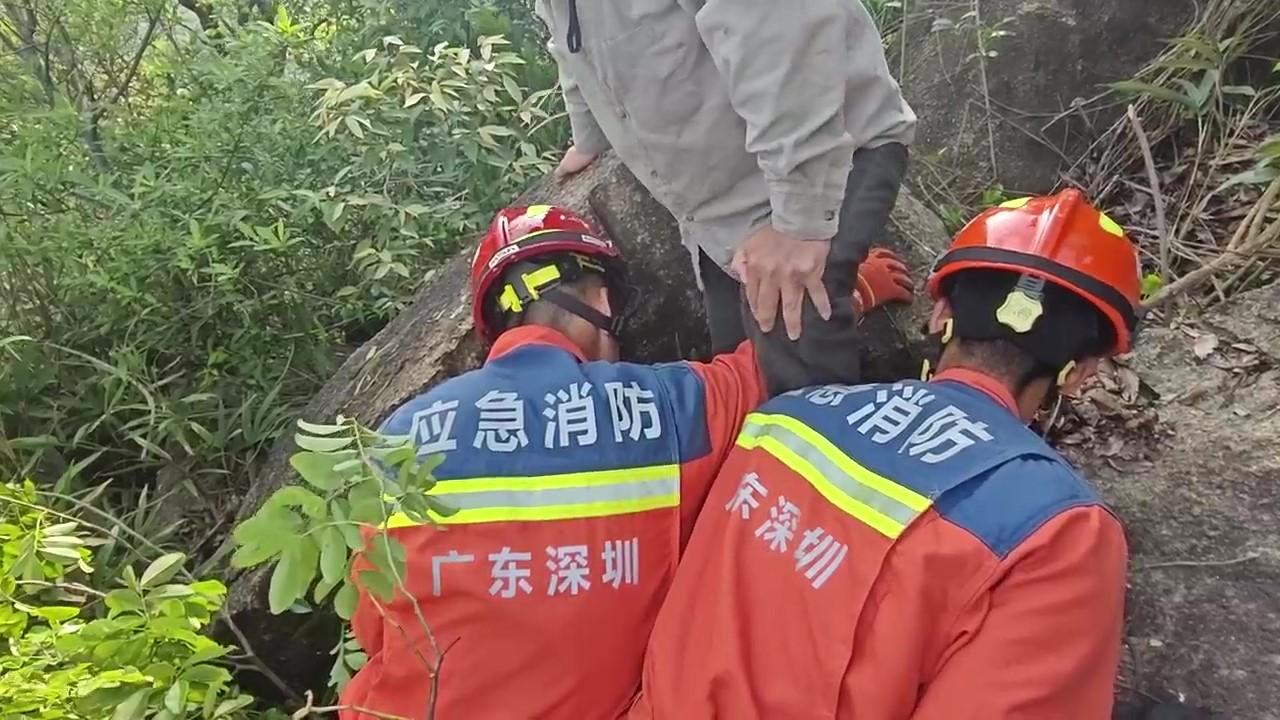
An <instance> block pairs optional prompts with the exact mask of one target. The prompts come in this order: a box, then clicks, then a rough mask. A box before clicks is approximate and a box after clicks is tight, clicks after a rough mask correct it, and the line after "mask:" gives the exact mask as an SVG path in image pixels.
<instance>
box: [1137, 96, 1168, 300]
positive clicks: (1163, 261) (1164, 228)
mask: <svg viewBox="0 0 1280 720" xmlns="http://www.w3.org/2000/svg"><path fill="white" fill-rule="evenodd" d="M1126 114H1127V115H1128V116H1129V124H1131V125H1132V126H1133V134H1134V135H1136V136H1137V137H1138V145H1139V147H1141V149H1142V161H1143V163H1144V164H1145V165H1146V167H1147V181H1148V182H1149V183H1151V201H1152V202H1153V203H1154V204H1155V208H1156V230H1157V231H1158V232H1159V233H1160V281H1161V282H1162V283H1167V282H1169V272H1170V269H1169V243H1170V242H1171V241H1172V239H1173V238H1172V237H1171V236H1170V235H1169V222H1168V220H1167V219H1166V217H1165V214H1164V192H1162V191H1161V189H1160V174H1159V173H1158V172H1156V160H1155V158H1154V157H1153V156H1152V155H1151V141H1150V140H1148V139H1147V131H1146V130H1143V129H1142V121H1141V120H1139V119H1138V110H1137V108H1135V107H1134V106H1133V105H1130V106H1129V109H1128V111H1127V113H1126Z"/></svg>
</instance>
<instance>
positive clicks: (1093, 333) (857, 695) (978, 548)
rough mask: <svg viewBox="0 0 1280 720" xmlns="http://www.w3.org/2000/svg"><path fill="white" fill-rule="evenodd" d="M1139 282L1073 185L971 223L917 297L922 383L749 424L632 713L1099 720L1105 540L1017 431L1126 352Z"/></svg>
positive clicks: (1103, 680)
mask: <svg viewBox="0 0 1280 720" xmlns="http://www.w3.org/2000/svg"><path fill="white" fill-rule="evenodd" d="M1138 276H1139V265H1138V258H1137V253H1136V251H1135V250H1134V248H1133V246H1132V245H1131V244H1130V243H1129V241H1128V240H1127V239H1126V238H1125V236H1124V233H1123V231H1122V230H1121V228H1120V226H1119V225H1117V224H1116V223H1115V222H1114V221H1112V220H1111V219H1110V218H1108V217H1107V216H1106V215H1103V214H1101V213H1099V212H1098V211H1097V210H1095V209H1094V208H1092V207H1090V206H1089V204H1088V203H1087V202H1086V201H1085V199H1084V197H1083V196H1082V195H1081V194H1080V193H1079V192H1077V191H1075V190H1069V191H1066V192H1064V193H1062V194H1060V195H1058V196H1056V197H1048V198H1037V199H1032V200H1026V199H1024V200H1018V201H1014V202H1011V203H1008V204H1006V205H1004V206H1002V207H1000V208H996V209H993V210H990V211H988V212H986V213H983V214H982V215H981V216H979V217H978V218H977V219H976V220H975V221H973V222H972V223H970V224H969V226H968V227H966V228H965V229H964V230H962V231H961V232H960V234H959V235H958V236H957V237H956V239H955V242H954V244H953V245H952V246H951V249H950V250H949V251H948V252H947V253H946V254H944V255H943V256H942V257H941V258H940V259H939V261H938V263H937V265H936V266H935V268H934V271H933V274H932V275H931V276H930V278H929V281H928V289H929V292H930V293H931V294H932V295H933V297H934V298H935V299H936V305H935V307H934V310H933V315H932V318H931V321H930V323H931V327H932V329H933V331H934V332H937V333H939V335H940V337H941V339H942V342H943V345H944V350H943V352H942V355H941V358H940V362H939V367H938V374H937V376H936V377H935V378H934V379H933V381H932V382H929V383H922V382H914V381H911V382H902V383H898V384H892V385H866V386H857V387H850V386H839V385H830V386H825V387H819V388H816V389H810V390H803V391H798V392H796V393H789V394H788V395H785V396H782V397H779V398H775V399H773V400H771V401H769V402H768V403H766V404H765V405H764V406H763V407H761V408H760V410H758V411H757V412H755V413H752V414H751V415H750V416H749V417H748V418H747V422H746V424H745V427H744V429H743V433H742V435H741V437H740V438H739V440H738V441H737V446H736V447H735V448H734V449H733V451H732V452H731V453H730V455H729V458H728V459H727V460H726V461H725V464H724V467H723V468H722V470H721V471H720V475H719V477H718V478H716V480H715V483H714V484H713V486H712V489H711V492H710V494H709V496H708V497H707V501H706V503H707V504H706V510H705V511H704V512H703V513H702V516H701V517H700V518H699V520H698V526H697V529H696V530H695V531H694V534H693V537H692V539H691V540H690V542H689V547H688V550H687V552H686V554H685V557H684V559H683V560H682V561H681V565H680V569H679V571H678V572H677V573H676V579H675V582H674V583H673V585H672V587H671V591H670V593H669V594H668V596H667V600H666V602H665V603H664V605H663V607H662V611H661V612H660V613H659V615H658V620H657V624H656V625H655V627H654V631H653V637H652V639H651V641H650V646H649V650H648V653H647V655H646V658H645V669H644V676H643V692H642V697H641V699H640V700H639V701H638V702H637V704H636V706H635V708H633V711H632V712H631V714H630V717H631V718H633V720H635V719H639V718H661V719H663V720H684V719H686V718H713V717H717V718H734V720H752V719H753V718H838V719H846V718H848V719H851V718H856V719H857V720H906V719H907V718H911V719H912V720H969V719H972V720H1004V719H1008V718H1019V719H1021V718H1026V719H1027V720H1104V719H1106V718H1110V717H1111V705H1112V693H1113V689H1114V683H1115V675H1116V667H1117V663H1118V660H1119V654H1120V643H1121V629H1122V624H1123V608H1124V590H1125V565H1126V562H1127V549H1126V545H1125V538H1124V531H1123V529H1122V528H1121V525H1120V522H1119V521H1118V520H1117V519H1116V518H1115V517H1114V516H1113V515H1112V514H1111V513H1110V512H1109V511H1108V510H1107V509H1106V508H1105V507H1104V506H1103V504H1102V501H1101V500H1099V499H1098V497H1097V495H1096V494H1094V492H1093V490H1092V489H1090V488H1089V486H1088V485H1087V484H1086V483H1085V481H1084V480H1082V479H1081V478H1080V477H1079V476H1078V475H1077V474H1076V472H1075V471H1074V470H1073V469H1072V468H1071V467H1070V466H1069V465H1068V464H1067V462H1066V461H1065V460H1063V459H1062V458H1061V457H1060V456H1059V455H1058V454H1057V453H1055V452H1054V451H1053V450H1052V449H1050V448H1049V446H1048V445H1047V444H1046V443H1045V442H1044V440H1043V439H1042V438H1040V437H1039V436H1038V435H1037V434H1035V433H1034V432H1032V431H1031V429H1030V428H1028V427H1027V423H1028V422H1030V421H1031V419H1032V418H1033V417H1034V416H1035V414H1036V411H1037V409H1038V408H1040V407H1041V406H1042V405H1043V404H1044V403H1045V401H1046V399H1047V398H1049V397H1051V396H1053V395H1054V394H1055V393H1057V392H1058V391H1059V390H1060V389H1061V390H1063V391H1070V390H1071V389H1073V388H1076V387H1078V386H1079V385H1080V383H1081V382H1083V381H1084V380H1085V379H1086V378H1088V377H1089V376H1090V375H1091V374H1093V372H1094V371H1095V369H1096V367H1097V363H1098V360H1099V358H1103V357H1106V356H1109V355H1113V354H1116V353H1122V352H1125V351H1127V350H1128V349H1129V348H1130V345H1131V342H1132V338H1133V332H1134V329H1135V327H1136V324H1137V316H1136V311H1137V305H1138V294H1139V280H1138Z"/></svg>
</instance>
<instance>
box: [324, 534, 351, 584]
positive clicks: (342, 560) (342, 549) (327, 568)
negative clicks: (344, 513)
mask: <svg viewBox="0 0 1280 720" xmlns="http://www.w3.org/2000/svg"><path fill="white" fill-rule="evenodd" d="M346 572H347V542H346V540H345V539H343V537H342V531H341V530H339V529H338V528H337V527H336V526H333V525H330V526H329V527H326V528H325V529H324V530H323V531H322V532H321V535H320V576H321V577H323V578H324V579H325V582H327V583H330V584H336V583H337V582H338V581H340V580H341V579H342V577H343V575H345V574H346Z"/></svg>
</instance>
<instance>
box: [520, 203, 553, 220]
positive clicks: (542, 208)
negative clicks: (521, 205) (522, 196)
mask: <svg viewBox="0 0 1280 720" xmlns="http://www.w3.org/2000/svg"><path fill="white" fill-rule="evenodd" d="M549 212H551V206H550V205H530V206H529V207H528V209H526V210H525V211H524V216H525V217H526V218H529V219H530V220H534V221H537V222H542V221H543V220H546V219H547V213H549Z"/></svg>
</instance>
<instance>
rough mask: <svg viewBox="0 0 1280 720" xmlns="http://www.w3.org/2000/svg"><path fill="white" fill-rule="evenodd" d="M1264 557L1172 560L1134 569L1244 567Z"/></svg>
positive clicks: (1255, 555) (1253, 554) (1257, 555)
mask: <svg viewBox="0 0 1280 720" xmlns="http://www.w3.org/2000/svg"><path fill="white" fill-rule="evenodd" d="M1260 557H1262V556H1261V555H1259V554H1258V553H1249V554H1248V555H1244V556H1241V557H1238V558H1232V559H1231V560H1170V561H1169V562H1159V563H1152V564H1150V565H1142V566H1139V567H1136V568H1134V569H1133V571H1134V572H1142V571H1143V570H1160V569H1163V568H1186V567H1227V566H1230V565H1242V564H1244V563H1247V562H1250V561H1253V560H1257V559H1258V558H1260Z"/></svg>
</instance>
